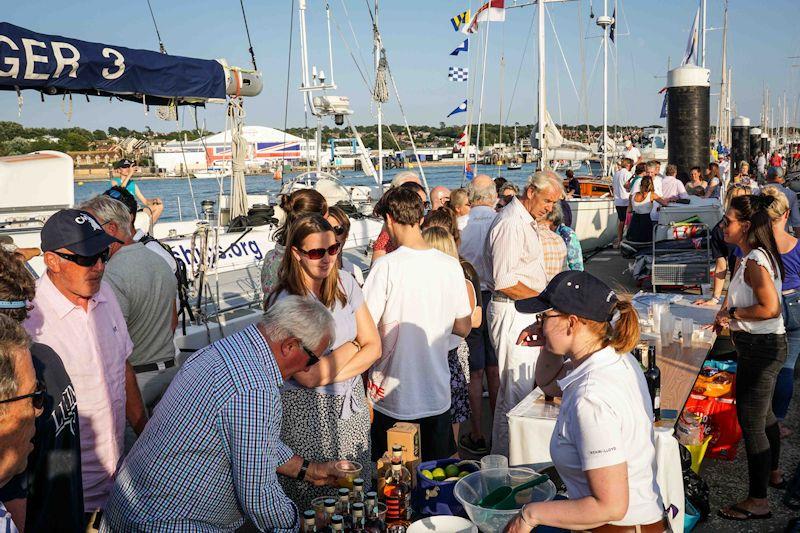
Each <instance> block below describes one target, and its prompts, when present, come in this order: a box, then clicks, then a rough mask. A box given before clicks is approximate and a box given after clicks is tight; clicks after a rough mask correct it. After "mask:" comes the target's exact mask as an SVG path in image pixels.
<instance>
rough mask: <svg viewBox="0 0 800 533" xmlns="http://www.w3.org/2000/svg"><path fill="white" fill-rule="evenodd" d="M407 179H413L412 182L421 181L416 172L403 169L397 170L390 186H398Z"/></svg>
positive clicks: (419, 182) (407, 180)
mask: <svg viewBox="0 0 800 533" xmlns="http://www.w3.org/2000/svg"><path fill="white" fill-rule="evenodd" d="M409 181H413V182H414V183H418V184H419V185H422V182H421V181H420V180H419V176H418V175H417V173H416V172H412V171H410V170H403V171H402V172H398V173H397V175H396V176H395V177H394V179H392V184H391V187H399V186H400V185H402V184H404V183H407V182H409Z"/></svg>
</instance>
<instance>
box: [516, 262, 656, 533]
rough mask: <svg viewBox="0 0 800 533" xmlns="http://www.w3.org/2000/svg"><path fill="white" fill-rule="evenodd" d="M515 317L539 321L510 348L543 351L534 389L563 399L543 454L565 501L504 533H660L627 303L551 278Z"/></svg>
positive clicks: (593, 284) (580, 278)
mask: <svg viewBox="0 0 800 533" xmlns="http://www.w3.org/2000/svg"><path fill="white" fill-rule="evenodd" d="M516 306H517V310H518V311H519V312H523V313H538V315H537V321H536V323H535V324H534V325H532V326H530V327H528V328H527V329H526V330H524V331H523V332H522V334H521V335H520V337H519V340H518V341H517V342H518V343H519V344H523V345H527V346H542V347H543V348H542V353H541V355H539V359H538V362H537V364H536V382H537V383H538V384H539V386H540V387H541V389H542V390H543V391H544V392H545V394H550V395H554V396H562V400H561V409H560V411H559V413H558V420H557V421H556V427H555V430H554V431H553V435H552V437H551V439H550V455H551V456H552V458H553V463H554V464H555V466H556V469H557V470H558V473H559V475H560V476H561V479H562V480H563V481H564V483H565V484H566V486H567V492H568V493H569V500H560V501H550V502H537V503H529V504H527V505H525V506H524V507H523V508H522V509H521V510H520V514H519V515H517V517H516V518H515V519H514V520H512V521H511V522H510V523H509V524H508V526H507V531H510V532H512V533H522V532H524V533H528V532H529V531H530V530H531V528H533V527H536V526H538V525H547V526H553V527H558V528H563V529H571V530H581V531H594V532H602V533H606V532H609V533H610V532H633V531H642V532H645V533H662V532H663V531H665V530H667V528H668V526H667V523H666V520H664V507H663V504H662V502H661V497H660V496H659V492H658V486H657V484H656V480H655V454H656V452H655V444H654V442H655V437H654V434H653V409H652V404H651V400H650V394H649V392H648V390H647V383H646V382H645V379H644V374H643V373H642V371H641V369H640V367H639V363H638V362H637V361H636V360H635V359H634V358H633V356H632V355H631V354H630V353H629V351H630V350H631V349H632V348H633V346H634V345H635V344H636V342H637V341H638V340H639V321H638V317H637V315H636V311H635V310H634V309H633V307H632V305H631V303H630V302H629V301H626V300H620V299H619V298H618V297H617V295H616V294H615V293H614V291H612V290H611V289H610V288H609V287H608V285H606V284H605V283H603V282H602V281H600V280H599V279H597V278H596V277H594V276H592V275H591V274H588V273H586V272H580V271H566V272H562V273H561V274H558V275H557V276H556V277H554V278H553V279H552V280H551V281H550V283H549V284H548V285H547V288H546V289H545V290H544V291H543V292H542V293H541V294H540V295H539V296H537V297H535V298H530V299H528V300H522V301H517V303H516Z"/></svg>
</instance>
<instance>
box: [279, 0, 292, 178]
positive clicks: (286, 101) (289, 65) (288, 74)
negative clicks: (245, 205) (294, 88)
mask: <svg viewBox="0 0 800 533" xmlns="http://www.w3.org/2000/svg"><path fill="white" fill-rule="evenodd" d="M293 39H294V0H292V9H291V10H290V11H289V52H288V54H287V55H288V56H289V59H288V60H287V61H286V96H285V97H284V100H283V157H281V187H282V186H283V167H284V165H286V138H287V136H288V132H287V131H286V128H287V126H288V125H289V83H290V80H291V77H292V41H293Z"/></svg>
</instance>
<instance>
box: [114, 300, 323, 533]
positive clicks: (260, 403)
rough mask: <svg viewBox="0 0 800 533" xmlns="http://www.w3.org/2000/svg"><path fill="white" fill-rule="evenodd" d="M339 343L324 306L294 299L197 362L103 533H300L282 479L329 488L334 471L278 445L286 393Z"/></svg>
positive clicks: (169, 396) (170, 395) (123, 483)
mask: <svg viewBox="0 0 800 533" xmlns="http://www.w3.org/2000/svg"><path fill="white" fill-rule="evenodd" d="M333 336H334V325H333V317H332V315H331V313H330V312H329V311H328V310H327V309H326V308H325V307H324V306H323V305H322V304H321V303H319V302H318V301H316V300H312V299H306V298H300V297H297V296H289V297H286V298H284V299H282V300H280V301H279V302H277V303H275V304H274V305H273V306H272V307H271V308H270V309H269V311H267V312H266V313H265V314H264V317H263V319H262V321H261V322H259V323H258V324H255V325H252V326H250V327H248V328H247V329H245V330H243V331H241V332H239V333H236V334H234V335H231V336H229V337H226V338H224V339H222V340H219V341H217V342H215V343H214V344H212V345H211V346H208V347H206V348H204V349H202V350H200V351H198V352H196V353H195V354H193V355H192V356H191V357H190V358H189V359H188V360H187V361H186V363H184V365H183V366H182V367H181V369H180V371H179V372H178V374H177V376H176V377H175V379H174V380H173V382H172V384H171V385H170V387H169V389H167V392H166V393H165V395H164V397H163V399H162V400H161V402H160V403H159V404H158V406H157V407H156V410H155V413H154V415H153V417H152V418H151V419H150V421H149V422H148V424H147V426H146V428H145V430H144V432H143V433H142V434H141V436H140V437H139V440H138V441H137V442H136V444H135V445H134V447H133V449H132V450H131V452H130V454H129V455H128V457H127V458H126V459H125V461H124V462H123V464H122V466H121V467H120V469H119V471H118V472H117V477H116V483H115V484H114V488H113V489H112V491H111V496H110V498H109V500H108V503H107V504H106V509H105V516H104V517H103V522H102V525H101V528H100V530H101V531H113V532H119V531H126V532H127V531H159V532H165V531H174V532H178V531H186V532H190V531H191V532H193V533H194V532H212V531H213V532H222V531H230V532H232V531H235V530H236V529H237V528H239V527H241V526H242V525H243V524H244V523H245V519H247V520H248V521H250V522H251V523H252V524H253V525H255V526H256V527H257V528H258V529H259V530H261V531H281V532H282V531H286V532H288V531H297V530H298V529H299V525H300V523H299V517H298V510H297V508H296V507H295V505H294V504H293V503H292V502H291V501H290V500H289V498H287V497H286V495H285V494H284V493H283V490H282V489H281V486H280V484H279V483H278V475H279V474H280V475H284V476H290V477H294V478H297V479H304V480H306V481H308V482H309V483H312V484H314V485H326V484H333V483H334V482H335V474H334V472H335V470H334V467H333V464H334V462H329V463H309V462H308V461H307V460H305V459H303V458H302V457H299V456H297V455H295V454H294V453H293V452H292V451H291V450H290V449H288V448H287V447H286V445H284V444H283V443H282V442H281V441H280V438H279V436H280V430H281V417H282V411H281V395H280V388H281V386H282V385H283V382H284V381H285V380H286V379H289V378H291V377H292V376H293V375H295V374H297V373H299V372H305V371H306V370H307V369H308V367H310V366H312V365H314V364H315V363H317V362H318V361H319V359H318V356H317V355H316V354H322V353H325V352H326V351H327V350H328V348H329V345H330V343H331V340H332V339H333ZM334 459H335V458H334Z"/></svg>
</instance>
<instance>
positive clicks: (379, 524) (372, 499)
mask: <svg viewBox="0 0 800 533" xmlns="http://www.w3.org/2000/svg"><path fill="white" fill-rule="evenodd" d="M364 501H365V511H366V516H367V520H366V522H365V524H364V526H365V527H364V530H365V531H366V532H367V533H384V532H385V531H386V524H385V523H384V522H383V520H381V517H380V516H379V515H378V493H377V492H375V491H369V492H368V493H367V494H366V495H365V500H364Z"/></svg>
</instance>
